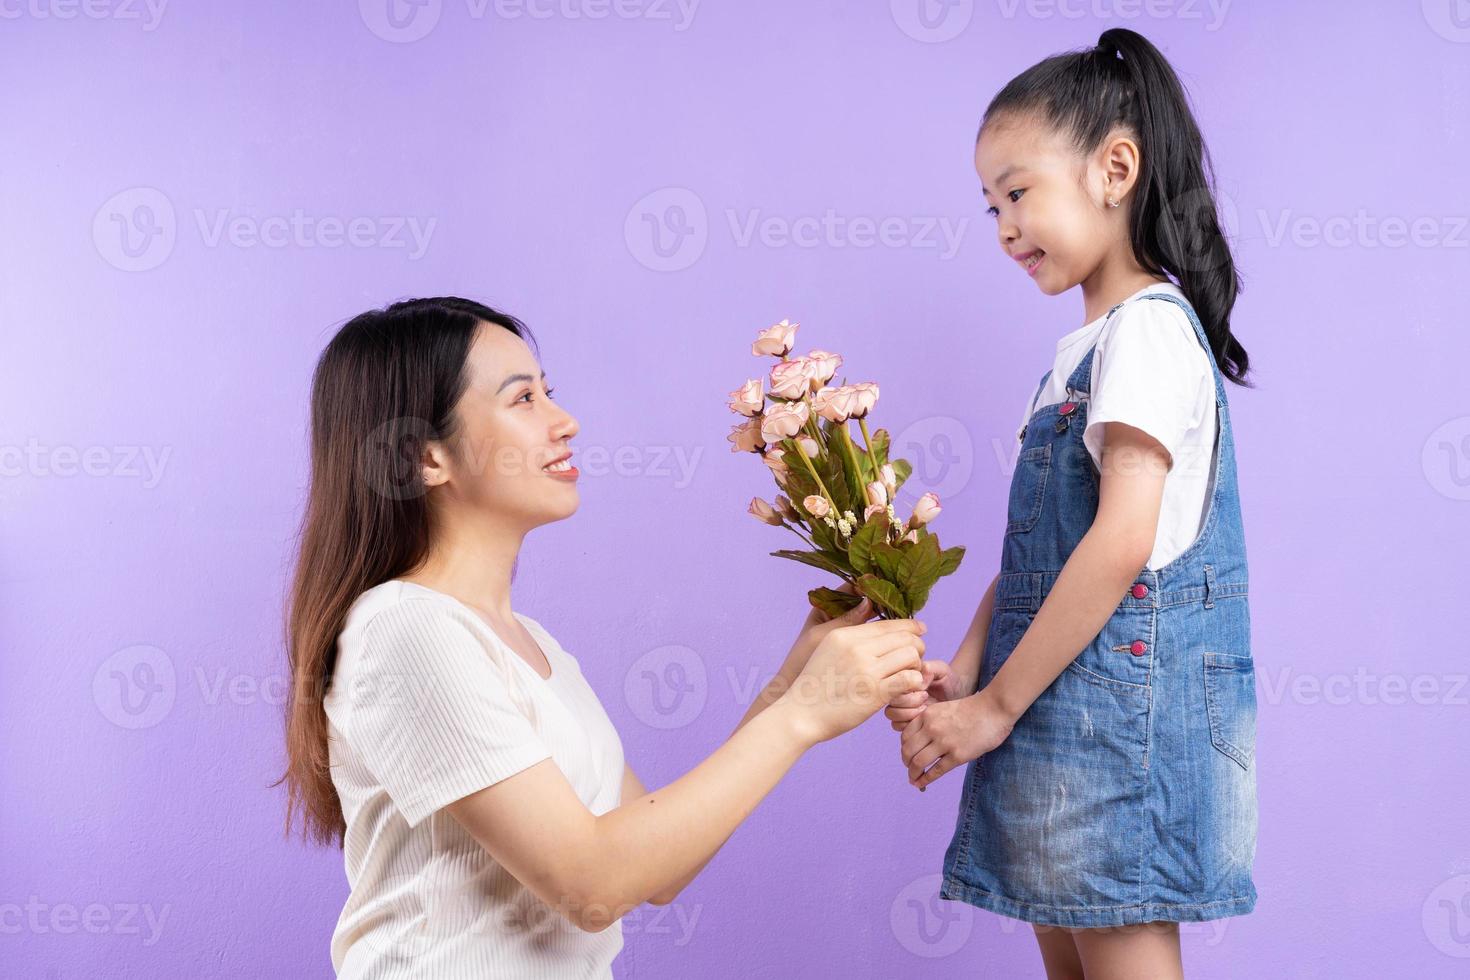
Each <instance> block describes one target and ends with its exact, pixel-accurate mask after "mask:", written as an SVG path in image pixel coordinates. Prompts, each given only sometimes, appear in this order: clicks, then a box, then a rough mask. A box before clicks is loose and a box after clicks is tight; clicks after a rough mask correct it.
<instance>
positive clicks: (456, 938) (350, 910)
mask: <svg viewBox="0 0 1470 980" xmlns="http://www.w3.org/2000/svg"><path fill="white" fill-rule="evenodd" d="M515 615H516V618H517V619H519V620H520V621H521V622H522V623H523V624H524V625H525V626H526V628H527V629H528V630H529V631H530V632H531V635H532V636H533V637H534V638H535V639H536V642H537V643H538V644H539V645H540V647H541V649H542V651H543V652H544V653H545V654H546V659H547V660H548V662H549V663H550V664H551V677H550V678H543V677H542V676H541V675H540V674H539V673H537V672H536V670H535V669H534V668H533V667H532V666H531V665H530V664H528V663H526V661H525V660H524V659H522V658H521V657H520V656H519V655H518V654H517V653H516V652H515V651H514V650H512V649H511V648H510V647H509V646H507V645H506V644H505V643H504V642H503V641H502V640H501V639H500V638H499V637H498V636H497V635H496V634H495V632H494V631H493V630H492V629H491V628H490V626H489V625H488V624H487V623H486V622H485V621H484V620H483V619H481V618H480V616H479V615H478V614H477V613H475V612H474V610H472V609H470V608H469V607H468V606H466V605H464V604H463V603H461V602H459V601H458V600H456V599H454V598H452V597H451V596H448V595H446V594H444V593H441V592H437V591H435V590H433V589H430V588H427V587H425V586H422V585H418V584H417V583H413V582H405V581H402V580H398V579H394V580H391V581H388V582H384V583H383V584H381V585H378V586H375V587H374V588H371V589H369V590H367V591H366V592H364V593H362V595H360V596H359V597H358V598H357V600H356V602H355V603H354V604H353V606H352V608H351V609H350V610H349V611H348V614H347V619H346V622H345V624H344V626H343V629H342V632H341V634H340V635H339V636H338V640H337V662H336V665H335V667H334V670H333V675H332V683H331V687H330V688H329V690H328V693H327V697H326V702H325V704H326V711H327V719H328V722H329V726H328V731H329V735H330V739H331V741H330V756H331V764H332V782H333V784H334V785H335V786H336V788H337V793H338V795H339V796H340V797H341V800H342V812H343V815H344V817H345V818H346V822H347V835H346V839H345V841H344V855H343V856H344V860H345V864H346V870H347V881H348V884H349V886H350V887H351V892H350V894H349V895H348V898H347V902H346V905H345V906H344V907H343V909H342V914H341V916H340V918H339V919H338V921H337V927H336V930H335V932H334V933H333V935H332V946H331V955H332V966H333V968H334V969H335V970H336V971H337V975H338V976H339V977H342V978H349V977H350V978H353V980H369V978H371V980H386V978H400V977H402V978H408V977H414V978H418V977H434V978H442V980H461V978H463V980H470V978H477V980H479V978H502V977H503V978H507V980H508V978H517V980H522V978H547V980H552V978H555V980H562V978H592V977H596V978H606V977H611V976H612V970H611V963H612V961H613V958H614V957H615V956H617V954H618V951H619V950H620V949H622V945H623V937H622V929H621V925H620V924H619V923H613V924H612V925H611V926H609V927H608V928H607V929H604V930H602V931H601V932H596V933H589V932H585V931H583V930H581V929H578V928H577V927H576V926H574V925H573V924H572V923H571V922H570V921H568V919H567V918H566V916H565V915H563V914H562V913H561V912H560V911H558V910H557V909H555V908H554V907H552V906H551V905H548V904H546V903H544V902H542V901H541V900H539V899H538V898H537V897H536V896H535V894H533V893H532V892H531V891H530V890H529V889H527V888H525V887H524V886H523V885H522V884H521V883H520V882H519V881H517V880H516V879H515V878H514V877H513V876H512V875H511V874H510V872H508V871H507V870H506V869H505V868H503V867H501V866H500V865H499V864H498V863H497V862H496V861H494V860H493V859H492V858H491V857H490V855H489V854H488V853H486V851H485V849H484V848H482V847H481V846H480V845H479V844H478V843H477V842H476V841H475V839H474V838H473V837H471V836H470V834H469V833H468V832H467V831H466V830H465V829H464V828H463V827H462V826H461V825H460V823H459V822H458V821H457V820H455V819H454V818H453V817H452V816H450V815H449V814H448V813H447V812H445V811H444V810H443V809H442V808H443V807H444V806H446V805H447V804H449V803H452V802H454V801H455V800H458V799H461V798H463V797H465V796H468V795H470V794H471V793H474V792H475V791H477V790H480V789H483V788H484V787H486V786H489V785H491V784H493V783H495V782H498V781H499V780H502V779H505V778H507V777H509V776H512V775H515V774H516V773H518V772H521V771H522V770H524V769H526V768H528V767H530V766H532V765H534V764H536V763H537V762H540V761H541V760H543V759H548V758H550V759H552V760H554V761H555V763H556V765H557V767H558V768H560V769H561V771H562V773H563V774H565V776H566V777H567V780H568V782H570V783H571V785H572V788H573V789H574V790H575V791H576V793H577V795H578V797H580V798H581V800H582V802H583V803H585V804H586V805H587V808H588V809H589V810H590V811H591V812H592V813H594V814H598V815H601V814H603V813H606V812H607V811H609V810H612V809H614V808H615V807H617V806H618V805H619V803H620V802H621V795H622V780H623V769H624V765H623V748H622V742H621V741H620V740H619V738H618V733H617V731H616V729H614V728H613V725H612V722H611V720H610V719H609V718H608V716H607V712H606V711H604V710H603V707H602V704H601V702H599V701H598V699H597V695H596V694H595V693H594V692H593V691H592V688H591V687H590V686H589V685H588V684H587V681H586V679H585V678H583V676H582V672H581V669H580V667H579V666H578V665H577V661H576V660H575V659H574V658H573V657H572V656H571V654H569V653H567V652H566V651H565V650H563V649H562V647H561V645H560V644H558V643H557V642H556V640H555V639H554V638H552V636H551V634H549V633H548V632H547V631H546V630H545V629H544V628H542V626H541V624H540V623H538V622H536V621H535V620H533V619H531V618H530V617H527V616H523V615H521V614H520V613H516V614H515Z"/></svg>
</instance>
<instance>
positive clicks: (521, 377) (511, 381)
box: [495, 371, 546, 395]
mask: <svg viewBox="0 0 1470 980" xmlns="http://www.w3.org/2000/svg"><path fill="white" fill-rule="evenodd" d="M541 378H542V380H545V378H546V372H545V371H542V372H541ZM535 380H536V379H535V378H533V377H531V376H530V375H529V374H512V375H511V376H510V377H508V378H506V379H505V380H504V381H502V382H500V387H499V388H496V389H495V393H496V394H497V395H498V394H500V393H501V392H502V391H504V390H505V389H506V388H509V387H510V386H511V385H513V384H515V383H516V382H517V381H535Z"/></svg>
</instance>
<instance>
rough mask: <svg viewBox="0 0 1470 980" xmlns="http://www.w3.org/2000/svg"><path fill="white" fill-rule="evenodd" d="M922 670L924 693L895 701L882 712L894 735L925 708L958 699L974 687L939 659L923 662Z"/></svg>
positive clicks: (915, 693) (908, 695) (898, 698)
mask: <svg viewBox="0 0 1470 980" xmlns="http://www.w3.org/2000/svg"><path fill="white" fill-rule="evenodd" d="M923 669H924V690H922V691H916V692H914V693H913V694H905V695H902V696H900V697H897V698H895V699H894V700H893V702H892V703H891V704H889V705H888V708H887V709H886V710H885V711H884V712H883V714H884V716H885V717H886V718H887V719H888V720H889V722H891V723H892V725H893V730H894V731H896V732H901V731H903V730H904V729H905V728H907V727H908V726H909V722H911V721H913V720H914V719H915V718H917V717H919V715H920V714H921V713H922V712H923V711H924V709H925V708H927V707H928V706H929V705H931V704H936V703H938V702H940V701H953V700H955V699H956V698H962V697H964V696H965V695H967V694H969V693H970V691H969V690H968V689H967V688H969V687H973V686H974V685H973V682H971V681H969V680H968V679H967V678H964V677H962V676H961V675H960V674H959V673H958V672H957V671H956V670H955V669H954V668H953V667H952V666H950V665H949V664H948V663H946V662H945V661H943V660H926V661H924V668H923Z"/></svg>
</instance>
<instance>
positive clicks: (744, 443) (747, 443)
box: [725, 418, 766, 453]
mask: <svg viewBox="0 0 1470 980" xmlns="http://www.w3.org/2000/svg"><path fill="white" fill-rule="evenodd" d="M725 438H726V439H729V440H730V452H732V453H754V452H759V451H760V448H761V447H762V446H764V445H765V444H766V440H765V439H762V438H761V420H760V419H758V418H754V419H751V420H750V421H748V422H741V423H740V424H739V425H734V426H731V427H730V434H729V435H728V436H726V437H725Z"/></svg>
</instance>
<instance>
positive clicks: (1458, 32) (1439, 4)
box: [1420, 0, 1470, 44]
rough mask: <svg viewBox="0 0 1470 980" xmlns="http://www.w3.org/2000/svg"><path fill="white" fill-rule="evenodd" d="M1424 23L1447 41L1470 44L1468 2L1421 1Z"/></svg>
mask: <svg viewBox="0 0 1470 980" xmlns="http://www.w3.org/2000/svg"><path fill="white" fill-rule="evenodd" d="M1420 8H1421V9H1422V10H1423V11H1424V22H1425V23H1426V24H1428V25H1429V29H1430V30H1432V31H1434V33H1436V34H1438V35H1439V36H1440V37H1442V38H1444V39H1445V40H1446V41H1453V42H1454V43H1456V44H1470V3H1467V2H1466V0H1420Z"/></svg>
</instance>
